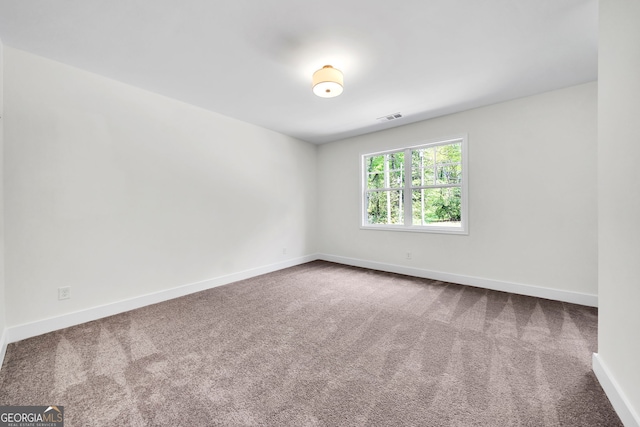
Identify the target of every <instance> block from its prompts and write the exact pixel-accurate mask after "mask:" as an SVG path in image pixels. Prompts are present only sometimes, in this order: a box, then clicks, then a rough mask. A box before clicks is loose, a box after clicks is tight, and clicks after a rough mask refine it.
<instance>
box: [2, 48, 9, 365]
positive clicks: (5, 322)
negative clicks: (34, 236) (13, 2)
mask: <svg viewBox="0 0 640 427" xmlns="http://www.w3.org/2000/svg"><path fill="white" fill-rule="evenodd" d="M3 50H4V48H3V45H2V41H1V40H0V364H1V363H2V360H3V359H4V351H5V346H6V343H5V328H6V326H7V321H6V316H5V313H6V304H5V298H4V292H5V291H4V288H5V284H4V213H3V212H4V185H3V176H4V161H3V156H4V101H3V99H4V97H3V93H4V85H3V75H4V66H3V64H4V60H3Z"/></svg>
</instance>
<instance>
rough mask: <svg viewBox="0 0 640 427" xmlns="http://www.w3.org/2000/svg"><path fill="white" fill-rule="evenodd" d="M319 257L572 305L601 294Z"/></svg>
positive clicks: (593, 300)
mask: <svg viewBox="0 0 640 427" xmlns="http://www.w3.org/2000/svg"><path fill="white" fill-rule="evenodd" d="M318 259H322V260H325V261H331V262H336V263H339V264H347V265H352V266H354V267H363V268H371V269H373V270H381V271H388V272H390V273H398V274H406V275H408V276H415V277H422V278H425V279H433V280H440V281H443V282H450V283H457V284H460V285H469V286H476V287H479V288H484V289H492V290H494V291H503V292H511V293H514V294H520V295H527V296H532V297H538V298H545V299H551V300H556V301H564V302H570V303H573V304H580V305H586V306H589V307H597V306H598V296H597V295H592V294H583V293H579V292H571V291H563V290H559V289H550V288H541V287H539V286H533V285H523V284H520V283H510V282H503V281H499V280H492V279H484V278H481V277H473V276H463V275H460V274H452V273H444V272H441V271H433V270H425V269H421V268H415V267H405V266H402V265H395V264H386V263H381V262H375V261H366V260H362V259H356V258H347V257H341V256H336V255H328V254H318Z"/></svg>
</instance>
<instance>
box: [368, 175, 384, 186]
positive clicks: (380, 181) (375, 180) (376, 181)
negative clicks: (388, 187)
mask: <svg viewBox="0 0 640 427" xmlns="http://www.w3.org/2000/svg"><path fill="white" fill-rule="evenodd" d="M367 188H369V189H375V188H384V172H379V173H370V174H368V175H367Z"/></svg>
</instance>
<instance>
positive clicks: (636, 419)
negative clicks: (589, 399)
mask: <svg viewBox="0 0 640 427" xmlns="http://www.w3.org/2000/svg"><path fill="white" fill-rule="evenodd" d="M592 367H593V373H594V374H596V378H598V381H599V382H600V385H601V386H602V389H603V390H604V392H605V394H606V395H607V397H608V398H609V401H610V402H611V405H612V406H613V409H615V410H616V413H617V414H618V416H619V417H620V420H621V421H622V423H623V424H624V425H625V427H640V416H638V414H637V412H636V411H635V410H634V409H633V406H632V405H631V402H629V399H627V396H626V395H625V394H624V392H623V391H622V390H621V389H620V385H618V382H617V381H616V380H615V378H614V377H613V375H611V371H609V368H607V365H606V364H605V363H604V360H602V358H601V357H600V355H599V354H598V353H593V358H592Z"/></svg>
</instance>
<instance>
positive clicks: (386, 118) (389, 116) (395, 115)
mask: <svg viewBox="0 0 640 427" xmlns="http://www.w3.org/2000/svg"><path fill="white" fill-rule="evenodd" d="M401 117H402V114H400V113H393V114H387V115H386V116H382V117H378V118H377V119H376V120H377V121H379V122H383V123H384V122H390V121H391V120H396V119H399V118H401Z"/></svg>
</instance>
